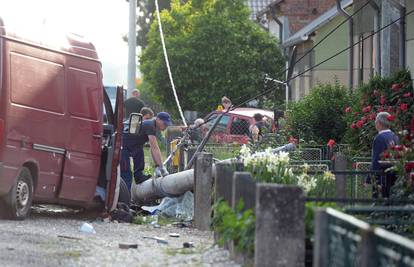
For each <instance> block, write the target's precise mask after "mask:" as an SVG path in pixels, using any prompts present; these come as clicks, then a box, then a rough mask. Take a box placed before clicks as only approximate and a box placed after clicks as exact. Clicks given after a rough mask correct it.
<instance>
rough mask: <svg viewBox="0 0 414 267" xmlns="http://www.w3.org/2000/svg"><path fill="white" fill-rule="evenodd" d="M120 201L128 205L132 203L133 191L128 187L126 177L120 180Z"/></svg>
mask: <svg viewBox="0 0 414 267" xmlns="http://www.w3.org/2000/svg"><path fill="white" fill-rule="evenodd" d="M118 202H122V203H124V204H126V205H128V207H129V206H130V205H131V192H130V191H129V189H128V186H127V185H126V183H125V181H124V179H122V178H121V179H120V181H119V198H118Z"/></svg>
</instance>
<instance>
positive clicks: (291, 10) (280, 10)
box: [276, 0, 336, 34]
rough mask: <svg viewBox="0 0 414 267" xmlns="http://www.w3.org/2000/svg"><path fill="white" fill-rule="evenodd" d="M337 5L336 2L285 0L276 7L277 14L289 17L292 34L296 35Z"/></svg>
mask: <svg viewBox="0 0 414 267" xmlns="http://www.w3.org/2000/svg"><path fill="white" fill-rule="evenodd" d="M335 4H336V1H335V0H285V1H282V2H281V3H280V4H279V5H278V6H277V7H276V12H277V15H278V16H287V17H288V20H289V29H290V33H291V34H294V33H295V32H297V31H298V30H300V29H301V28H303V27H304V26H305V25H306V24H308V23H309V22H311V21H312V20H314V19H315V18H317V17H319V16H320V15H322V14H323V13H324V12H326V11H327V10H328V9H330V8H332V7H334V6H335Z"/></svg>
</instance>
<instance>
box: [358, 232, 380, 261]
mask: <svg viewBox="0 0 414 267" xmlns="http://www.w3.org/2000/svg"><path fill="white" fill-rule="evenodd" d="M376 244H377V240H376V237H375V232H374V229H373V228H369V229H368V230H362V231H361V243H360V246H359V248H358V259H359V261H360V263H359V265H358V266H361V267H376V266H379V263H378V257H377V255H376Z"/></svg>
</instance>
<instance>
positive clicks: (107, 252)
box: [0, 207, 239, 266]
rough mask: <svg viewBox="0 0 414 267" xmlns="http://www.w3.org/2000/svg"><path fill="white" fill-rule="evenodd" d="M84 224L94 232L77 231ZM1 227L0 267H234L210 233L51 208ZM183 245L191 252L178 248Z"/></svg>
mask: <svg viewBox="0 0 414 267" xmlns="http://www.w3.org/2000/svg"><path fill="white" fill-rule="evenodd" d="M85 222H87V223H90V224H91V225H92V226H93V227H94V229H95V231H96V234H89V233H82V232H80V231H79V229H80V227H81V226H82V224H83V223H85ZM0 229H1V230H0V262H1V266H239V265H238V264H236V263H234V262H233V261H231V260H230V259H229V254H228V252H227V251H226V250H223V249H220V248H218V247H217V246H215V245H214V244H213V243H214V242H213V235H212V233H211V232H203V231H198V230H196V229H193V228H178V227H176V226H172V225H167V226H161V227H160V228H154V227H153V226H152V225H148V224H146V225H135V224H126V223H114V222H101V221H97V220H95V219H94V217H91V216H90V215H84V214H76V213H74V212H73V211H71V210H68V209H56V208H55V207H53V208H52V210H50V209H46V210H45V209H39V208H38V209H35V210H34V212H33V214H32V216H31V217H30V218H28V219H26V220H25V221H8V220H0ZM171 233H177V234H178V235H179V237H172V236H170V234H171ZM156 237H159V238H162V239H165V240H166V241H167V242H168V244H163V243H158V242H157V241H156V240H154V239H152V238H156ZM184 242H193V244H194V248H183V243H184ZM120 244H127V245H128V244H131V245H134V244H137V245H138V248H129V249H122V248H119V245H120Z"/></svg>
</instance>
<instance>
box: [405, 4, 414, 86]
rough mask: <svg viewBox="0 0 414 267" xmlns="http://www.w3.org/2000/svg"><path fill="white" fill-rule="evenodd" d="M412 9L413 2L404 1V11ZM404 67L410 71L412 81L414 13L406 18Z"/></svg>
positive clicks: (413, 73) (413, 66) (413, 75)
mask: <svg viewBox="0 0 414 267" xmlns="http://www.w3.org/2000/svg"><path fill="white" fill-rule="evenodd" d="M413 9H414V1H413V0H406V10H407V11H411V10H413ZM406 49H407V50H406V51H407V54H406V65H407V68H409V69H410V70H411V78H412V79H414V13H411V14H410V15H408V16H407V18H406Z"/></svg>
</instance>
